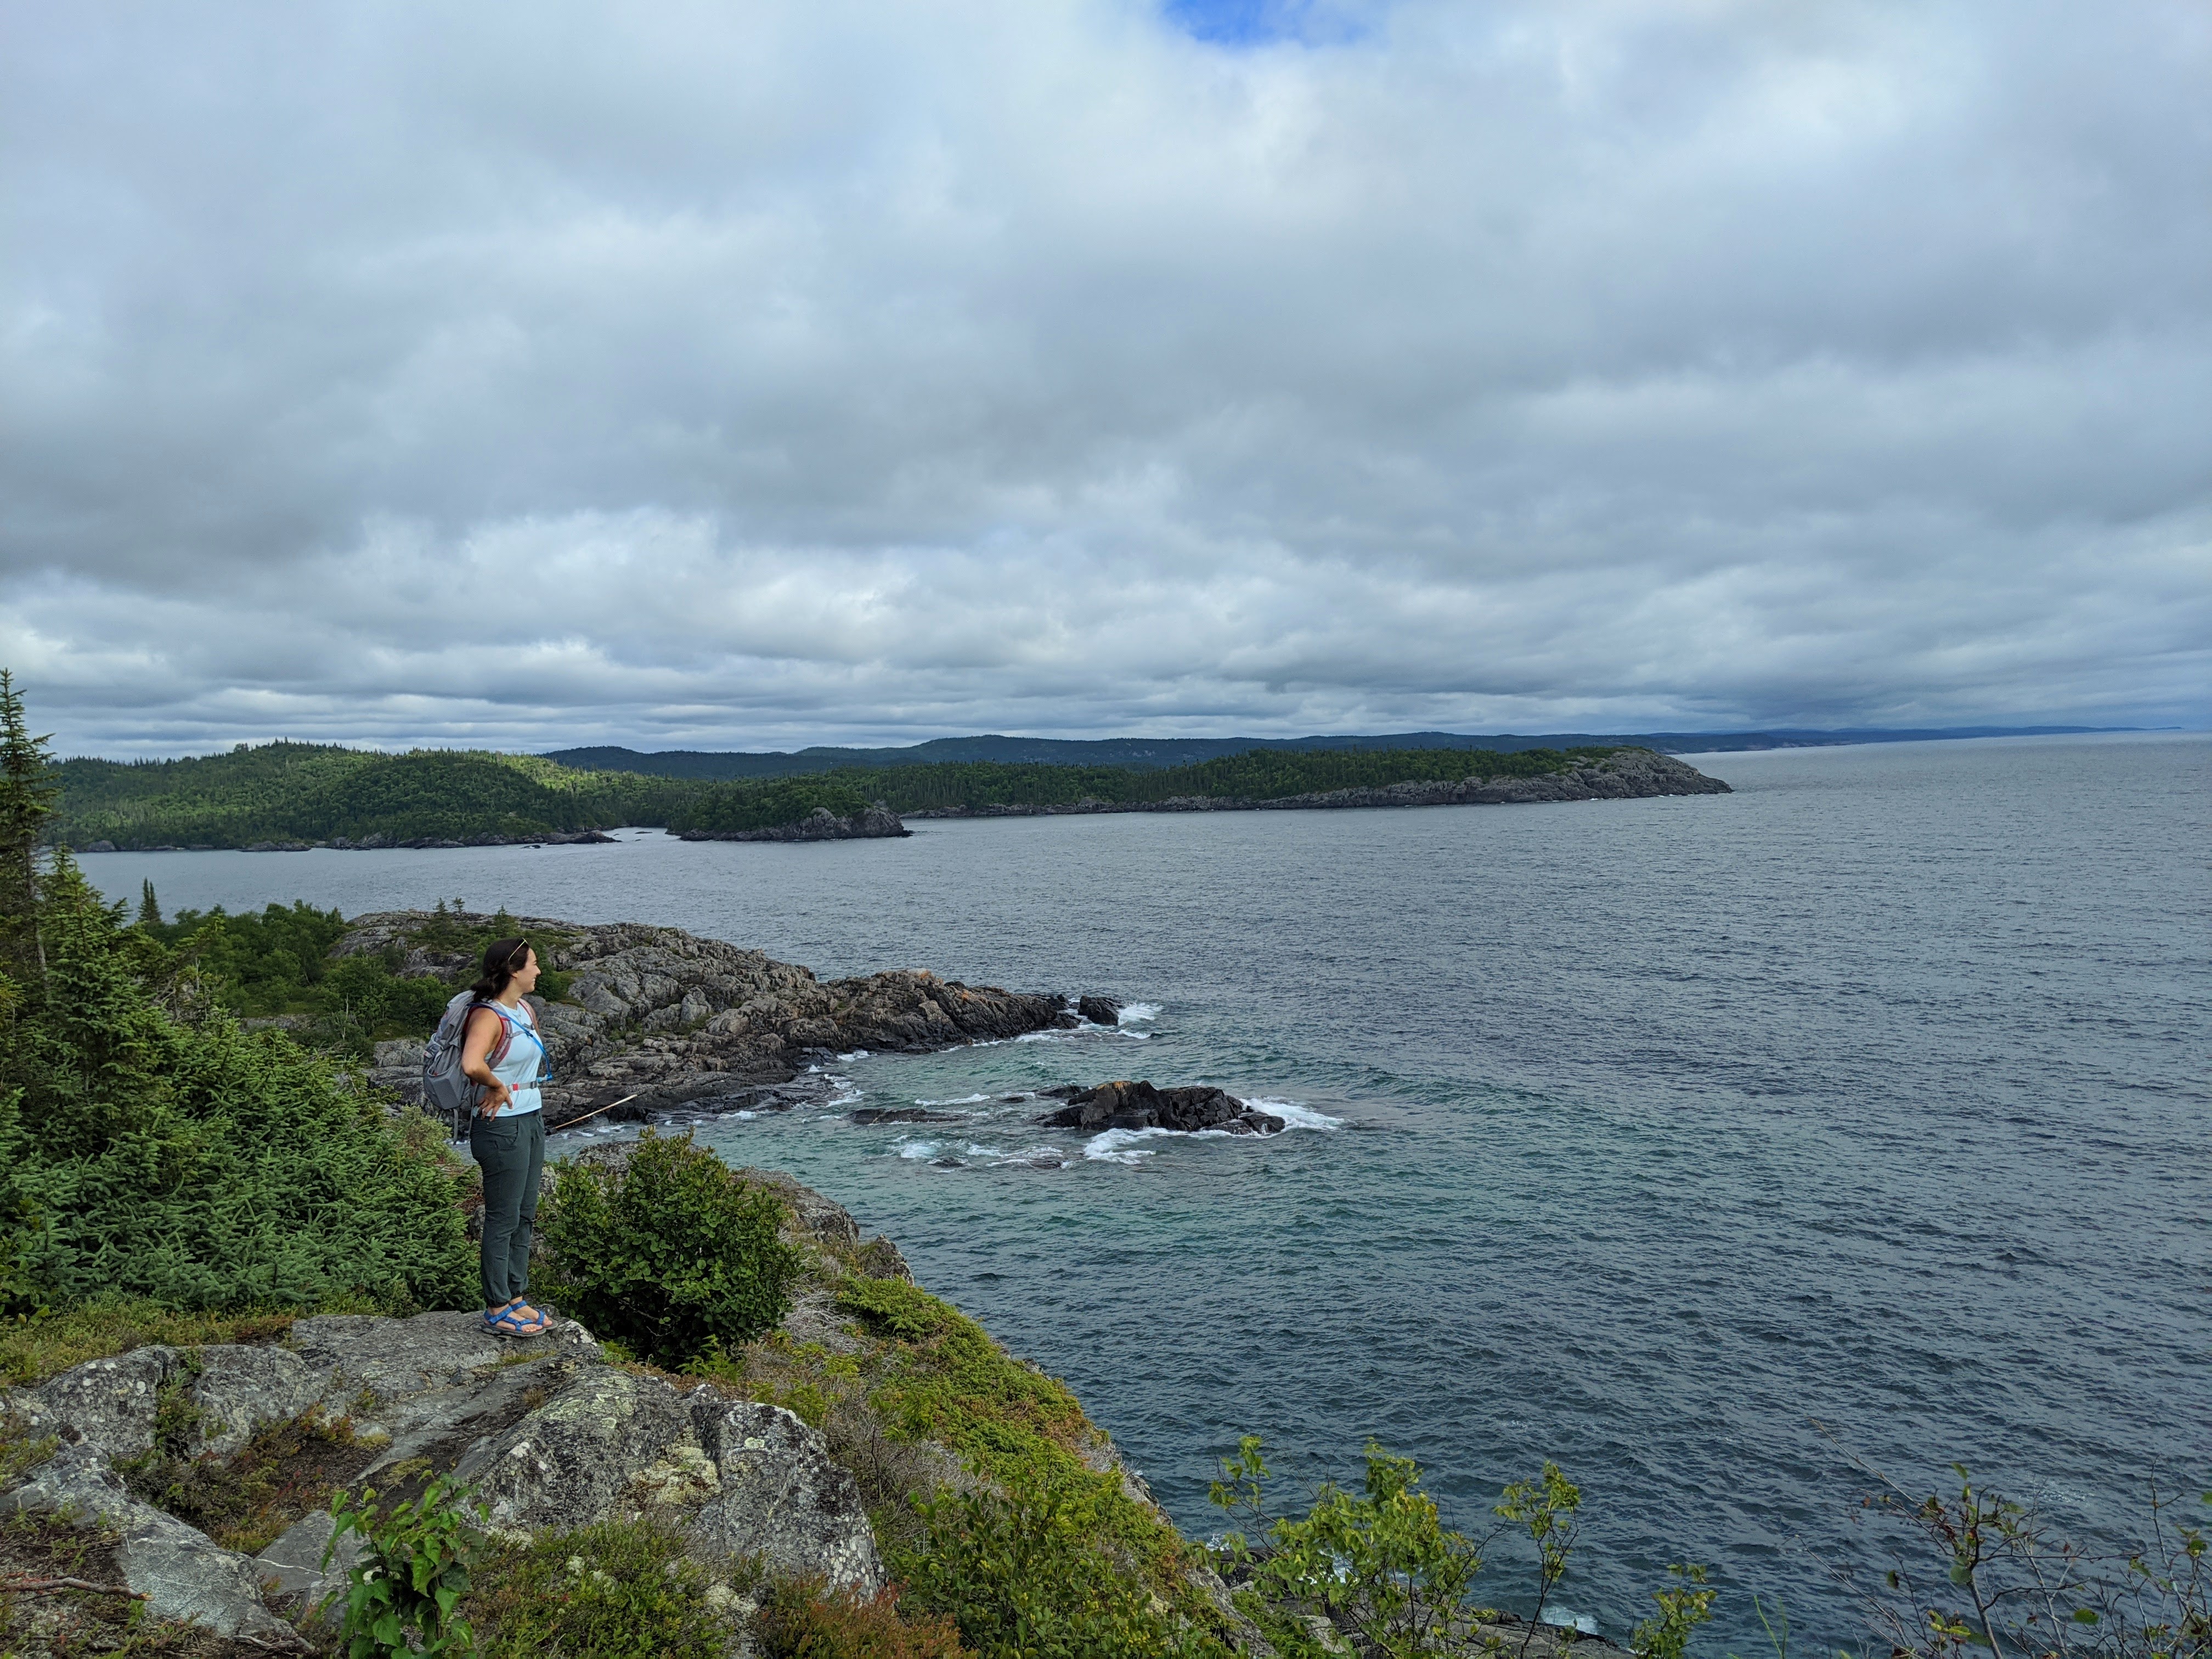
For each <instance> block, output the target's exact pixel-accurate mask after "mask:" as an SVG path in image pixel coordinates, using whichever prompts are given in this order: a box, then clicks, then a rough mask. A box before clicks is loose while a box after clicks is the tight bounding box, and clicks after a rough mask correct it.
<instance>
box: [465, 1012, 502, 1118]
mask: <svg viewBox="0 0 2212 1659" xmlns="http://www.w3.org/2000/svg"><path fill="white" fill-rule="evenodd" d="M498 1041H499V1016H498V1015H497V1014H495V1013H494V1012H492V1011H491V1010H490V1009H489V1008H471V1009H470V1010H469V1023H468V1035H467V1036H465V1037H463V1038H462V1039H461V1075H462V1076H463V1077H465V1078H466V1079H469V1080H470V1081H471V1083H481V1084H482V1085H483V1086H484V1091H485V1093H484V1097H483V1099H482V1100H479V1101H478V1102H477V1110H478V1111H479V1112H482V1113H483V1115H485V1116H487V1117H495V1116H497V1115H498V1114H499V1110H500V1108H501V1107H502V1106H505V1105H506V1104H507V1103H508V1102H510V1101H512V1100H513V1098H514V1091H513V1090H512V1089H510V1088H508V1087H507V1085H505V1084H504V1083H501V1081H500V1080H499V1079H498V1078H496V1077H495V1076H494V1075H493V1074H492V1069H491V1048H492V1044H493V1043H495V1042H498Z"/></svg>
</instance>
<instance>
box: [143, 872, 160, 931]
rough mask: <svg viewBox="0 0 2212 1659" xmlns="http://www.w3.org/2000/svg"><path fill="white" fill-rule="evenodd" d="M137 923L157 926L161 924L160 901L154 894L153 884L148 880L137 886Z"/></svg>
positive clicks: (145, 925) (144, 925)
mask: <svg viewBox="0 0 2212 1659" xmlns="http://www.w3.org/2000/svg"><path fill="white" fill-rule="evenodd" d="M138 925H139V926H140V927H160V926H161V900H159V899H157V898H155V896H154V884H153V882H152V881H150V880H148V881H144V882H141V883H140V884H139V887H138Z"/></svg>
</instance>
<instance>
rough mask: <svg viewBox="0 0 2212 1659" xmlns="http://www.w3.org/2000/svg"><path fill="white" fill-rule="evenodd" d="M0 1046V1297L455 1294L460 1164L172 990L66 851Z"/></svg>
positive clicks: (44, 887)
mask: <svg viewBox="0 0 2212 1659" xmlns="http://www.w3.org/2000/svg"><path fill="white" fill-rule="evenodd" d="M39 899H40V903H39V906H38V912H37V923H38V928H37V938H38V945H39V950H40V954H41V956H42V957H43V962H42V963H37V962H35V961H34V963H33V967H32V969H31V972H33V974H35V977H33V978H29V979H27V978H26V977H25V975H24V973H23V972H21V971H19V970H18V969H15V967H14V966H13V965H11V968H10V973H11V975H12V976H13V977H15V981H16V982H17V983H18V984H19V985H20V986H21V987H22V995H21V1004H20V1006H19V1007H18V1008H17V1010H16V1012H15V1018H14V1023H13V1026H12V1029H11V1030H9V1033H8V1040H7V1041H6V1042H4V1043H0V1313H7V1314H28V1313H31V1312H33V1311H35V1310H38V1309H40V1308H41V1307H45V1308H53V1309H61V1308H67V1307H70V1306H73V1305H75V1304H80V1303H82V1302H86V1301H89V1300H91V1299H92V1298H94V1297H138V1298H143V1299H144V1300H147V1301H151V1302H155V1303H157V1304H161V1305H163V1306H167V1307H170V1308H179V1309H181V1308H217V1309H230V1310H244V1309H251V1308H287V1307H302V1306H316V1305H320V1304H328V1303H331V1302H333V1301H341V1300H345V1301H350V1302H354V1303H356V1304H357V1303H358V1302H359V1301H360V1300H361V1299H362V1298H367V1299H368V1300H369V1301H371V1302H373V1303H374V1304H377V1305H380V1306H381V1307H384V1308H386V1309H389V1310H393V1311H409V1312H411V1311H414V1310H416V1309H419V1308H422V1307H461V1306H465V1305H467V1304H468V1302H469V1300H470V1299H471V1291H472V1290H473V1286H474V1281H475V1278H476V1267H475V1251H474V1250H473V1249H471V1247H470V1245H469V1243H468V1241H467V1239H466V1237H465V1235H464V1231H463V1222H462V1216H461V1212H460V1208H459V1197H460V1179H461V1176H460V1172H459V1166H458V1165H454V1164H452V1163H451V1160H450V1159H449V1158H445V1157H443V1156H442V1155H441V1151H440V1149H438V1148H437V1147H435V1146H433V1145H431V1144H430V1143H429V1142H428V1141H427V1140H425V1139H422V1137H420V1136H419V1135H417V1136H414V1137H412V1138H410V1135H409V1134H408V1133H407V1132H406V1130H405V1128H404V1127H402V1126H396V1125H395V1124H394V1123H393V1122H392V1121H391V1120H390V1119H388V1118H387V1117H386V1114H385V1112H384V1109H383V1108H382V1107H381V1106H380V1105H379V1104H378V1103H376V1102H375V1101H374V1100H373V1099H371V1098H369V1097H368V1096H367V1095H366V1094H364V1093H362V1092H361V1091H359V1090H357V1089H356V1088H352V1087H349V1086H347V1085H343V1084H342V1083H341V1082H340V1081H339V1080H338V1079H337V1075H336V1074H335V1073H334V1072H333V1071H332V1069H331V1066H330V1065H329V1064H328V1063H327V1062H325V1061H324V1060H319V1059H318V1058H316V1057H315V1056H313V1055H312V1054H308V1053H307V1052H306V1051H305V1050H303V1049H302V1048H300V1046H299V1045H298V1044H297V1043H295V1042H292V1041H291V1040H290V1039H289V1037H287V1036H284V1035H283V1033H281V1032H276V1031H258V1032H246V1031H244V1030H240V1028H239V1026H238V1024H236V1022H235V1021H234V1020H233V1019H231V1018H229V1017H228V1015H227V1014H223V1013H221V1012H214V1013H209V1014H206V1015H204V1016H203V1017H200V1018H197V1019H193V1018H185V1017H184V1016H182V1015H180V1014H179V1013H178V1012H174V1011H173V1009H172V1008H171V1007H170V1006H167V1004H166V1003H165V1001H164V1000H163V996H164V994H165V993H164V987H165V985H166V982H167V981H166V979H165V974H166V971H167V962H166V957H167V952H166V951H165V950H164V947H162V946H161V945H160V944H159V943H158V942H157V941H155V940H154V939H149V938H148V937H147V936H146V935H145V934H143V933H140V932H138V931H137V930H136V929H131V928H126V927H124V926H123V925H122V920H121V915H120V907H119V906H118V907H117V908H116V909H113V910H111V909H110V908H107V907H106V905H105V904H103V903H102V902H100V898H99V896H97V895H96V894H95V893H94V891H93V890H92V889H91V888H90V886H89V885H88V884H87V883H86V882H85V880H84V878H83V877H82V874H81V873H80V872H78V871H77V869H76V866H75V865H74V864H73V863H72V862H71V861H70V859H69V857H68V855H67V854H56V855H55V857H54V860H53V864H52V868H51V869H50V870H49V871H48V872H45V873H43V874H42V876H41V878H40V893H39Z"/></svg>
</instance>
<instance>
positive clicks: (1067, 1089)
mask: <svg viewBox="0 0 2212 1659" xmlns="http://www.w3.org/2000/svg"><path fill="white" fill-rule="evenodd" d="M1036 1092H1037V1098H1038V1099H1039V1100H1073V1099H1075V1098H1076V1097H1078V1096H1079V1095H1087V1094H1089V1093H1090V1092H1091V1091H1090V1090H1088V1089H1086V1088H1085V1087H1084V1086H1083V1085H1081V1084H1080V1083H1058V1084H1054V1085H1053V1086H1052V1087H1051V1088H1049V1089H1040V1090H1038V1091H1036Z"/></svg>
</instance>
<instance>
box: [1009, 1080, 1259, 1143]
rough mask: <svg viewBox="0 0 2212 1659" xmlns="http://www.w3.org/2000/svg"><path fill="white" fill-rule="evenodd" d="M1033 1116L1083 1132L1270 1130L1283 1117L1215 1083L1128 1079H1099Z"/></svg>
mask: <svg viewBox="0 0 2212 1659" xmlns="http://www.w3.org/2000/svg"><path fill="white" fill-rule="evenodd" d="M1048 1092H1052V1093H1057V1092H1059V1091H1056V1090H1055V1091H1048ZM1037 1122H1038V1123H1039V1124H1040V1125H1042V1127H1046V1128H1050V1129H1079V1130H1081V1131H1083V1132H1084V1133H1086V1134H1087V1133H1095V1132H1097V1131H1098V1130H1101V1129H1173V1130H1175V1131H1176V1132H1177V1133H1182V1134H1189V1133H1194V1132H1196V1131H1197V1130H1200V1129H1225V1130H1226V1131H1228V1132H1229V1133H1231V1134H1275V1133H1279V1132H1280V1131H1281V1129H1282V1127H1283V1120H1282V1119H1280V1118H1279V1117H1271V1116H1269V1115H1267V1113H1265V1112H1255V1111H1253V1110H1251V1109H1249V1108H1248V1107H1247V1106H1246V1105H1245V1104H1244V1103H1243V1101H1241V1100H1239V1099H1237V1097H1236V1096H1234V1095H1232V1094H1230V1093H1227V1092H1226V1091H1223V1090H1220V1089H1208V1088H1204V1087H1191V1088H1184V1089H1158V1088H1155V1087H1153V1086H1152V1085H1151V1084H1149V1083H1143V1082H1138V1083H1131V1082H1127V1081H1122V1082H1117V1083H1102V1084H1100V1085H1098V1086H1097V1088H1095V1089H1091V1090H1089V1091H1084V1092H1079V1093H1078V1094H1076V1095H1075V1096H1073V1098H1071V1099H1069V1101H1068V1103H1067V1104H1066V1106H1064V1107H1062V1108H1061V1109H1060V1110H1058V1111H1056V1112H1048V1113H1047V1114H1045V1115H1044V1116H1042V1117H1041V1118H1039V1119H1038V1120H1037Z"/></svg>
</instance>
